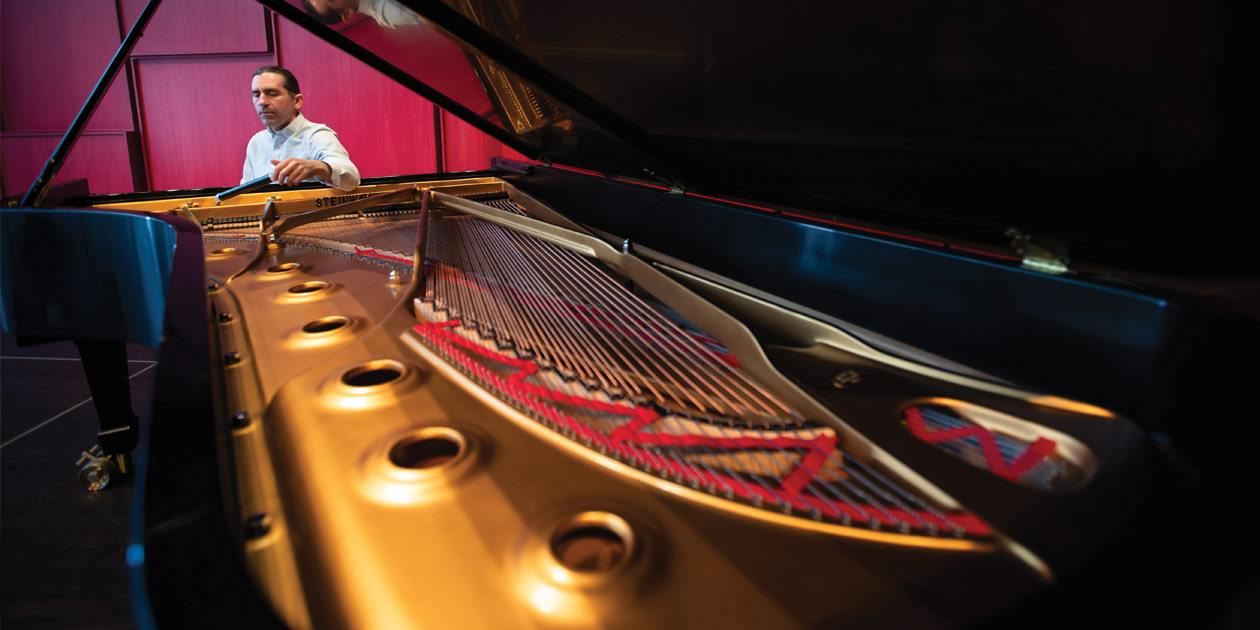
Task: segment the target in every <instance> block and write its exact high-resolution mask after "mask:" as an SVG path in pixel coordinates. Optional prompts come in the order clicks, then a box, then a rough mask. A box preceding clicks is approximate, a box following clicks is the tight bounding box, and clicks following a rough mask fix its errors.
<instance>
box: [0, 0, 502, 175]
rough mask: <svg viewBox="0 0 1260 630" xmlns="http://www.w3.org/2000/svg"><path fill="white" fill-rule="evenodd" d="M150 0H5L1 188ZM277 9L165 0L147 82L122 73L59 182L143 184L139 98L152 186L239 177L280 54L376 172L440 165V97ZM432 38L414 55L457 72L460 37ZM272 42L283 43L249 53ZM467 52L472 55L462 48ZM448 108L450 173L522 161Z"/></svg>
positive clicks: (146, 47)
mask: <svg viewBox="0 0 1260 630" xmlns="http://www.w3.org/2000/svg"><path fill="white" fill-rule="evenodd" d="M144 1H145V0H117V2H115V0H3V7H2V10H3V20H0V35H2V36H0V55H2V56H0V61H2V63H3V65H2V67H0V121H2V127H0V131H2V133H0V153H2V158H0V171H2V172H0V185H2V186H3V189H2V190H0V193H3V194H4V195H5V196H13V195H20V194H22V193H24V192H25V190H26V188H28V187H29V185H30V183H31V181H32V180H33V179H34V178H35V176H36V174H37V173H38V172H39V170H40V169H41V168H42V167H43V165H44V163H45V161H46V160H47V159H48V157H49V156H50V155H51V153H52V151H53V148H54V147H55V145H56V143H57V141H58V139H59V138H60V136H61V134H62V133H64V132H65V130H66V129H67V128H68V127H69V125H70V123H71V121H72V120H73V118H74V116H75V114H77V113H78V110H79V108H80V107H81V106H82V104H83V102H84V101H85V100H86V98H87V95H88V94H89V93H90V92H91V90H92V87H93V86H94V85H95V84H96V81H97V79H98V78H99V76H100V73H101V72H102V71H104V69H105V67H106V66H107V65H108V63H109V60H110V58H111V57H112V56H113V54H114V51H115V50H116V49H117V47H118V43H119V41H120V39H121V38H120V36H119V20H120V19H122V20H124V21H125V26H124V27H123V28H130V27H131V23H132V22H134V20H135V19H136V17H137V16H138V15H139V12H140V10H141V8H142V5H143V4H144ZM120 10H121V11H122V17H121V18H120V16H119V11H120ZM272 19H273V18H272V16H271V15H270V13H269V12H268V11H265V10H264V9H262V8H261V7H260V6H259V5H256V4H255V3H254V2H253V1H252V0H217V2H212V3H202V2H197V1H196V0H164V2H163V5H162V7H161V8H160V9H159V11H158V14H157V15H156V16H155V18H154V20H153V22H151V23H150V25H149V28H148V30H147V31H146V35H145V37H144V39H142V40H141V44H140V46H139V47H138V49H137V55H136V56H134V57H133V58H132V64H133V67H134V68H135V69H136V72H135V77H134V85H132V86H129V85H127V81H126V80H125V78H124V77H125V74H120V75H119V78H118V79H116V80H115V84H114V85H113V86H112V87H111V89H110V91H109V92H108V94H107V97H106V99H105V100H104V101H103V102H102V104H101V106H100V107H99V108H98V109H97V112H96V115H95V116H94V117H93V119H92V121H91V123H90V124H89V126H88V133H87V134H86V135H85V136H84V137H83V138H82V139H80V141H79V143H78V144H77V145H76V147H75V149H74V151H73V152H72V153H71V155H70V156H69V158H68V160H67V165H66V167H65V168H64V169H63V170H62V172H61V174H60V175H59V176H58V178H57V180H56V182H54V183H65V182H67V181H69V180H71V179H75V178H79V177H88V179H89V182H90V185H91V188H92V192H94V193H112V192H126V191H130V190H132V182H133V173H132V165H133V162H132V157H133V156H132V154H131V153H132V152H131V151H129V145H128V142H127V138H126V135H125V132H130V131H135V122H134V121H133V120H132V114H131V102H132V101H133V100H134V102H136V103H137V104H138V109H139V112H140V116H141V125H140V129H139V131H140V132H141V133H143V134H144V135H143V137H142V138H141V143H142V144H143V146H144V150H145V152H146V153H147V160H148V161H147V165H141V166H136V173H135V174H134V175H135V176H136V177H139V178H140V181H141V182H143V181H144V178H145V175H146V174H145V173H144V172H143V171H144V170H145V169H144V168H142V166H147V177H148V181H149V185H150V188H151V189H153V190H169V189H180V188H201V187H211V186H230V185H234V184H236V183H237V182H238V181H239V180H240V172H241V164H242V162H243V161H244V155H245V144H246V143H247V142H248V140H249V138H250V136H252V135H253V134H254V133H255V132H257V131H258V130H260V129H261V128H262V126H261V123H259V121H258V118H257V117H256V116H255V115H254V112H253V107H252V103H251V101H250V97H249V95H248V93H249V81H250V76H251V75H252V74H253V71H254V70H255V69H256V68H258V67H259V66H261V65H266V64H270V63H276V61H277V59H278V60H279V61H280V62H281V63H282V64H284V65H287V66H288V67H290V68H291V69H292V70H293V71H294V72H295V73H296V74H297V76H298V78H299V79H300V80H301V84H302V89H303V92H304V93H305V96H306V97H307V99H308V100H307V102H306V106H305V108H304V111H305V112H306V114H307V115H308V117H309V118H310V119H311V120H314V121H316V122H321V123H325V124H327V125H329V126H331V127H332V128H333V129H335V130H336V131H337V132H338V135H339V137H340V138H341V141H342V143H343V144H345V145H346V148H347V149H348V150H349V151H350V155H351V158H352V159H353V160H354V161H355V163H356V164H358V166H359V169H360V171H361V172H362V174H363V175H364V176H365V177H374V176H385V175H403V174H413V173H430V172H434V171H436V170H437V164H438V160H437V152H438V149H437V147H436V144H437V141H436V134H435V132H434V120H433V116H434V109H433V106H432V104H431V103H429V102H428V101H427V100H425V99H424V98H421V97H420V96H418V95H416V94H414V93H412V92H410V91H408V90H406V89H404V88H402V87H401V86H399V85H397V84H395V83H394V82H393V81H392V80H390V79H388V78H386V77H384V76H383V75H381V74H379V73H378V72H376V71H375V70H372V69H371V68H369V67H368V66H366V65H364V64H363V63H361V62H359V61H358V60H356V59H354V58H353V57H351V56H349V55H347V54H345V53H343V52H341V51H340V50H337V49H336V48H334V47H332V46H330V45H328V44H326V43H324V42H323V41H322V40H319V39H318V38H315V37H313V36H311V35H309V34H307V33H306V32H305V31H302V30H301V29H299V28H297V27H294V26H292V25H291V24H289V23H288V22H287V21H285V20H283V19H280V20H277V21H276V22H275V25H274V27H273V29H271V30H270V31H269V29H268V28H267V20H272ZM348 26H351V25H348ZM355 29H356V30H360V31H363V32H364V33H365V34H367V33H370V34H372V36H374V37H376V38H378V39H380V40H382V41H388V42H392V44H397V46H395V48H398V46H402V45H403V44H405V43H406V39H407V38H406V37H405V36H404V35H405V33H402V32H400V31H402V29H399V30H398V31H389V30H387V29H380V28H379V27H377V25H376V24H375V23H371V24H362V25H357V26H355ZM269 33H271V34H273V35H274V39H273V41H272V42H268V35H269ZM54 43H55V45H54ZM420 43H421V44H422V45H423V46H424V47H425V48H424V49H425V50H427V51H430V52H429V54H426V55H420V56H419V57H420V59H419V61H414V63H415V64H418V65H417V66H416V69H417V70H418V71H423V72H428V73H429V75H426V77H427V78H430V79H433V78H434V77H437V76H438V75H442V74H443V73H445V74H452V73H451V72H450V70H451V69H452V67H453V66H451V65H450V64H444V63H443V62H442V59H441V57H442V55H441V54H439V53H443V51H445V52H447V53H449V52H450V51H449V50H447V48H449V47H448V46H447V47H445V48H444V46H446V45H445V44H442V43H441V42H437V41H436V40H425V41H424V42H420ZM269 50H275V51H276V52H275V53H270V52H263V53H262V54H248V53H250V52H258V51H269ZM399 50H401V49H399ZM243 52H244V53H247V54H244V55H242V54H241V53H243ZM457 61H459V62H460V63H462V64H465V66H466V64H467V62H466V61H465V60H463V58H462V54H461V55H460V59H458V60H457ZM461 67H462V66H461ZM435 73H436V74H435ZM464 87H465V88H467V89H473V88H476V90H480V87H479V86H476V85H472V86H471V87H470V86H467V85H466V86H464ZM132 89H134V90H135V91H134V93H132V92H131V91H129V90H132ZM483 96H484V93H483ZM482 105H483V106H485V104H484V103H482ZM442 116H443V119H444V127H445V133H444V148H443V149H442V151H443V155H444V159H445V164H444V167H445V168H446V170H454V171H463V170H480V169H484V168H487V167H488V166H489V160H490V158H491V157H494V156H505V157H513V158H516V159H522V158H521V156H519V155H518V154H516V153H515V152H514V151H511V150H510V149H507V148H506V147H504V146H503V145H501V144H500V143H499V142H498V141H496V140H494V139H493V138H491V137H489V136H486V135H485V134H483V133H481V132H479V131H477V130H476V129H474V128H472V127H470V126H468V125H466V124H464V123H463V122H461V121H458V120H457V119H455V118H454V117H452V116H450V115H449V114H445V113H444V114H443V115H442Z"/></svg>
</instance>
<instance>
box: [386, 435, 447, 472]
mask: <svg viewBox="0 0 1260 630" xmlns="http://www.w3.org/2000/svg"><path fill="white" fill-rule="evenodd" d="M463 450H464V441H463V439H462V438H461V437H460V435H459V434H458V433H455V432H453V431H446V430H432V431H427V432H421V433H418V434H415V435H411V436H408V437H406V438H403V439H401V440H399V441H398V442H397V443H395V444H394V446H393V447H392V448H390V449H389V461H390V463H392V464H393V465H395V466H397V467H399V468H410V469H413V470H417V469H426V468H437V467H440V466H446V465H449V464H450V463H451V462H453V461H455V458H457V457H459V455H460V453H462V452H463Z"/></svg>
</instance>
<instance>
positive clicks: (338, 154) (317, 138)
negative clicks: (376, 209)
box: [311, 128, 359, 190]
mask: <svg viewBox="0 0 1260 630" xmlns="http://www.w3.org/2000/svg"><path fill="white" fill-rule="evenodd" d="M311 144H312V145H313V147H314V148H315V149H316V153H315V156H314V157H312V158H311V159H312V160H319V161H320V162H323V163H324V164H327V165H328V170H329V171H332V176H331V177H330V178H329V179H330V180H331V181H324V180H323V179H322V178H321V179H320V181H323V182H324V183H325V184H328V185H330V186H332V187H333V188H336V189H338V190H354V189H355V188H358V187H359V169H358V168H357V167H355V165H354V162H351V161H350V154H349V153H347V152H346V148H345V147H343V146H341V141H339V140H337V132H335V131H333V130H332V129H327V128H325V129H320V130H319V131H316V132H315V133H313V134H311Z"/></svg>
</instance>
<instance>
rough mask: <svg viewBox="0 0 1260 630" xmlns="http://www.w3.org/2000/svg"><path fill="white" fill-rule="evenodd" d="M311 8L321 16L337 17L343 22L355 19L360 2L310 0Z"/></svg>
mask: <svg viewBox="0 0 1260 630" xmlns="http://www.w3.org/2000/svg"><path fill="white" fill-rule="evenodd" d="M310 3H311V7H312V8H314V9H315V11H316V12H317V13H319V14H320V15H330V14H332V15H336V16H337V17H339V18H340V19H341V21H342V22H345V21H346V20H349V19H350V18H352V17H354V12H355V11H357V10H358V9H359V0H310Z"/></svg>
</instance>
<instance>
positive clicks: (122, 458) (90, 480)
mask: <svg viewBox="0 0 1260 630" xmlns="http://www.w3.org/2000/svg"><path fill="white" fill-rule="evenodd" d="M75 464H76V465H77V466H79V485H81V486H83V488H84V489H85V490H88V491H91V492H97V491H99V490H104V489H105V487H106V486H108V485H109V481H110V479H111V478H112V477H113V475H125V474H127V473H128V472H130V469H131V458H130V456H129V455H128V454H127V453H115V454H113V455H103V454H102V453H101V447H100V445H99V444H98V445H93V446H92V448H90V449H88V450H86V451H84V452H83V453H82V454H81V455H79V461H77V462H75Z"/></svg>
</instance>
